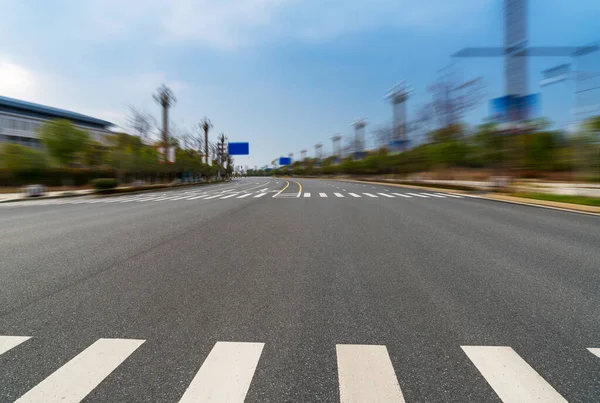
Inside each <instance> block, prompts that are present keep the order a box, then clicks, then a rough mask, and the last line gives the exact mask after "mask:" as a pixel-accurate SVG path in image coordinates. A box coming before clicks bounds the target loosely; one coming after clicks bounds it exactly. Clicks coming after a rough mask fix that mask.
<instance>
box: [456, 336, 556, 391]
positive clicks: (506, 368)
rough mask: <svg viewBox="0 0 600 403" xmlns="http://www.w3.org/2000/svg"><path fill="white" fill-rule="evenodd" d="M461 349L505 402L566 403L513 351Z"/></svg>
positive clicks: (466, 347)
mask: <svg viewBox="0 0 600 403" xmlns="http://www.w3.org/2000/svg"><path fill="white" fill-rule="evenodd" d="M461 347H462V349H463V351H464V352H465V354H467V356H468V357H469V359H470V360H471V361H472V362H473V364H475V367H477V369H478V370H479V372H481V375H483V377H484V378H485V380H486V381H487V382H488V383H489V384H490V386H491V387H492V389H494V391H495V392H496V394H497V395H498V397H500V399H501V400H502V401H503V402H505V403H525V402H544V403H559V402H560V403H566V402H567V400H566V399H565V398H563V397H562V396H561V395H560V394H558V392H557V391H556V390H555V389H554V388H553V387H552V386H551V385H550V384H549V383H548V382H546V381H545V380H544V378H542V377H541V376H540V375H539V374H538V373H537V372H536V371H535V370H534V369H533V368H531V366H529V364H527V362H526V361H525V360H523V359H522V358H521V357H520V356H519V354H517V353H516V352H515V351H514V350H513V349H512V348H510V347H496V346H461Z"/></svg>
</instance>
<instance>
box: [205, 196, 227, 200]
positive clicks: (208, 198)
mask: <svg viewBox="0 0 600 403" xmlns="http://www.w3.org/2000/svg"><path fill="white" fill-rule="evenodd" d="M221 196H223V195H214V196H209V197H207V198H205V199H204V200H210V199H214V198H216V197H221Z"/></svg>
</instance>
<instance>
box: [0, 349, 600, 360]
mask: <svg viewBox="0 0 600 403" xmlns="http://www.w3.org/2000/svg"><path fill="white" fill-rule="evenodd" d="M588 351H589V352H590V353H592V354H594V355H595V356H596V357H598V358H600V348H588ZM0 354H2V349H1V348H0Z"/></svg>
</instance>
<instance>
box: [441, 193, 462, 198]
mask: <svg viewBox="0 0 600 403" xmlns="http://www.w3.org/2000/svg"><path fill="white" fill-rule="evenodd" d="M437 194H439V195H443V196H448V197H454V198H455V199H462V198H463V197H462V196H459V195H457V194H454V193H437Z"/></svg>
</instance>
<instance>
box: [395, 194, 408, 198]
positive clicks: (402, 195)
mask: <svg viewBox="0 0 600 403" xmlns="http://www.w3.org/2000/svg"><path fill="white" fill-rule="evenodd" d="M392 194H393V195H394V196H400V197H407V198H412V196H409V195H406V194H404V193H392Z"/></svg>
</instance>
